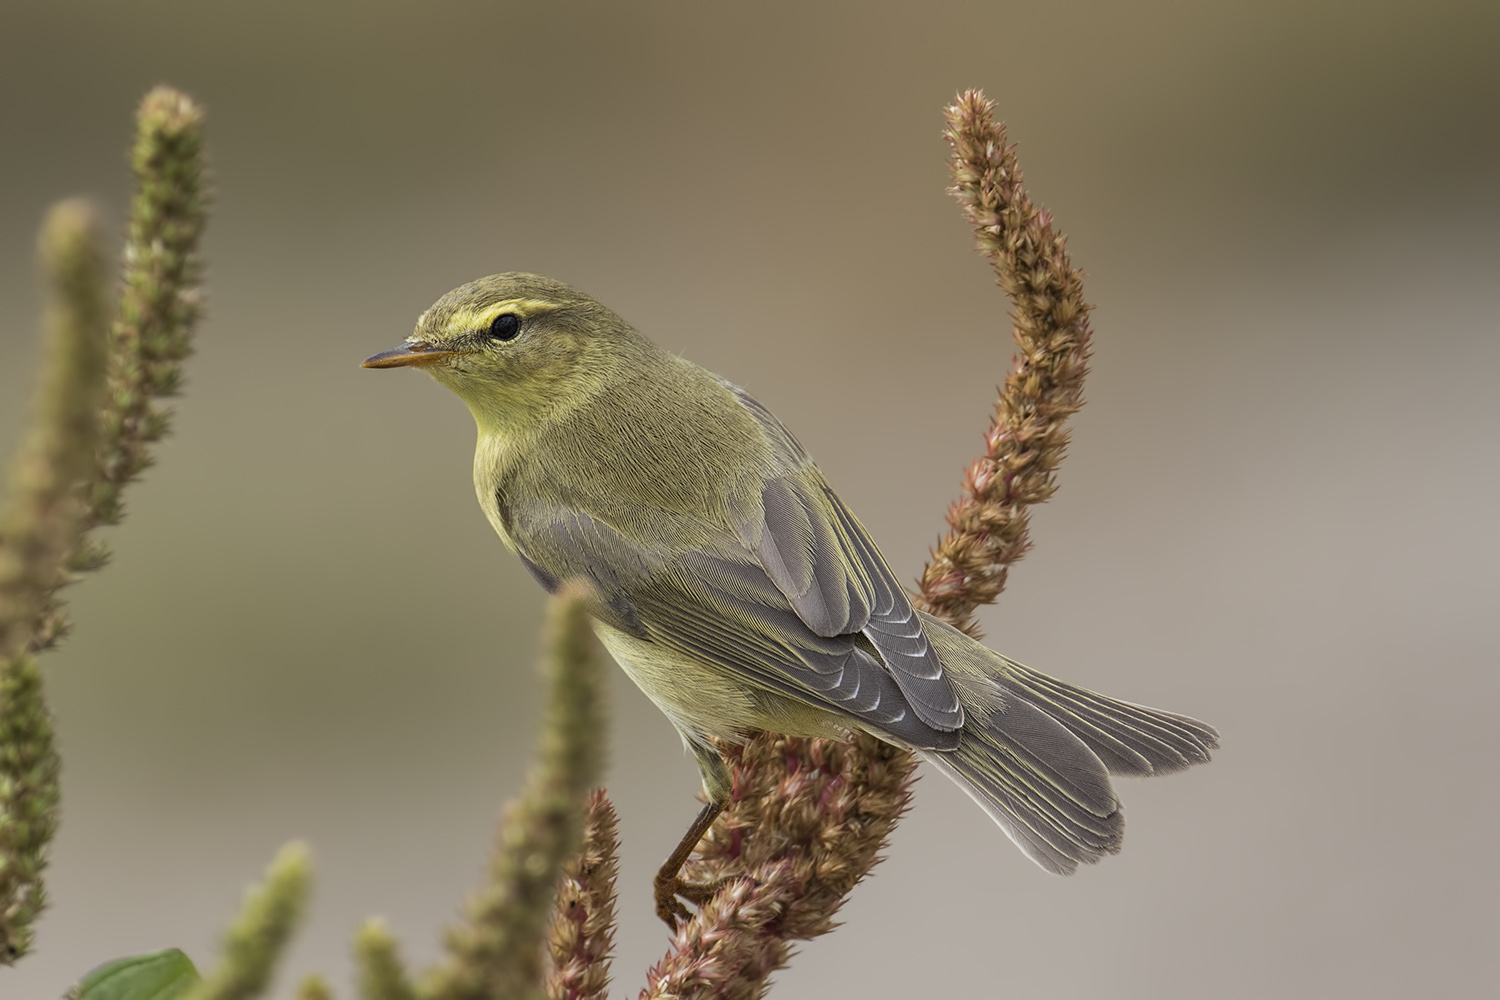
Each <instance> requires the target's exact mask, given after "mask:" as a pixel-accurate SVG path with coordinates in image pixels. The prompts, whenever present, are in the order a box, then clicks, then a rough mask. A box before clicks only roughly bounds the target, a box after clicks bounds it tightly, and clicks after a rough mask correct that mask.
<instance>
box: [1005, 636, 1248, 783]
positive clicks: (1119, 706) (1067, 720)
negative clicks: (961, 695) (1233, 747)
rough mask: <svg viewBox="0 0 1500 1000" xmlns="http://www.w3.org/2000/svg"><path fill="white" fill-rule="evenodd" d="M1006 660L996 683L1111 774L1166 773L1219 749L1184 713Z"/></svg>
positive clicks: (1210, 732) (1208, 729)
mask: <svg viewBox="0 0 1500 1000" xmlns="http://www.w3.org/2000/svg"><path fill="white" fill-rule="evenodd" d="M1000 658H1001V659H1002V660H1005V667H1006V669H1005V671H1004V673H1002V674H1001V675H1000V676H999V677H997V678H996V680H997V681H998V682H999V683H1000V686H1001V687H1002V688H1003V689H1004V690H1005V691H1006V692H1007V693H1010V694H1012V695H1018V696H1020V697H1024V698H1025V699H1027V700H1028V701H1031V702H1033V703H1035V704H1037V705H1039V706H1040V707H1041V708H1042V709H1043V710H1044V711H1046V712H1047V713H1049V714H1050V715H1052V716H1053V717H1054V718H1056V719H1057V720H1058V721H1059V722H1061V723H1062V724H1063V725H1065V726H1067V727H1068V729H1070V730H1072V731H1073V732H1074V733H1075V734H1077V735H1078V737H1079V738H1080V739H1082V740H1083V741H1084V742H1085V743H1087V744H1088V745H1089V748H1090V749H1092V750H1093V751H1094V752H1095V753H1096V754H1098V755H1099V757H1100V759H1102V760H1103V761H1104V762H1105V764H1106V765H1107V766H1108V767H1109V771H1110V773H1111V774H1129V775H1139V776H1144V775H1151V774H1170V773H1172V772H1173V771H1180V770H1182V769H1183V768H1185V767H1190V766H1192V765H1193V764H1202V763H1205V762H1207V761H1208V759H1209V757H1210V751H1212V750H1216V749H1218V746H1219V734H1218V731H1217V730H1215V729H1214V728H1213V727H1212V726H1209V725H1206V724H1205V723H1202V722H1199V721H1198V720H1197V719H1190V718H1188V717H1187V716H1185V715H1177V714H1175V713H1173V712H1163V711H1161V710H1160V709H1155V708H1147V707H1145V706H1144V705H1134V704H1131V703H1130V702H1127V701H1116V700H1115V699H1113V698H1106V697H1105V696H1104V695H1100V694H1095V693H1094V692H1092V691H1089V690H1086V689H1085V688H1080V687H1075V686H1073V685H1072V684H1069V683H1067V682H1066V681H1060V680H1058V679H1057V678H1055V677H1049V676H1047V675H1046V674H1044V673H1041V672H1040V671H1037V670H1032V669H1031V668H1030V667H1023V666H1021V664H1019V663H1015V662H1013V661H1011V660H1007V659H1005V658H1004V657H1000Z"/></svg>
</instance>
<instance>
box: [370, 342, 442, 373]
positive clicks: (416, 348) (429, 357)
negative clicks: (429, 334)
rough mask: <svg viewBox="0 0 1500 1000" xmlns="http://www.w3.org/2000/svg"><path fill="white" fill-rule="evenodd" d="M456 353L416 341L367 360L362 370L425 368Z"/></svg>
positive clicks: (374, 355) (371, 356)
mask: <svg viewBox="0 0 1500 1000" xmlns="http://www.w3.org/2000/svg"><path fill="white" fill-rule="evenodd" d="M454 353H455V352H453V351H450V350H447V349H446V348H442V347H434V346H433V345H432V344H424V343H422V342H421V341H416V342H414V343H410V344H402V345H401V346H400V347H393V348H391V349H390V350H389V351H381V352H380V353H379V354H372V355H370V356H369V357H368V358H365V360H364V363H363V364H362V365H360V367H361V368H412V367H414V368H425V367H427V366H428V365H435V364H437V363H438V362H439V361H442V360H444V359H446V358H451V357H453V355H454Z"/></svg>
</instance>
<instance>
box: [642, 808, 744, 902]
mask: <svg viewBox="0 0 1500 1000" xmlns="http://www.w3.org/2000/svg"><path fill="white" fill-rule="evenodd" d="M723 811H724V803H722V802H715V801H714V800H713V799H710V800H709V801H708V804H707V805H705V806H704V807H703V808H702V809H701V810H700V811H699V812H698V818H697V819H695V820H693V825H692V826H690V827H688V830H687V833H684V834H683V835H682V841H681V842H680V843H678V845H677V849H676V850H674V851H673V852H672V854H671V856H669V857H668V858H667V860H666V861H664V862H662V866H661V870H660V871H658V872H657V873H656V915H657V916H658V917H661V918H662V919H663V920H665V921H666V922H667V926H668V927H670V928H672V929H673V930H674V931H675V930H676V929H677V923H678V921H681V920H686V919H688V918H689V917H690V916H692V914H691V913H689V912H688V908H687V907H686V906H683V905H682V901H683V900H684V899H685V900H687V901H688V902H689V903H692V904H693V905H694V906H702V905H703V904H704V903H706V902H708V901H709V900H710V899H712V898H713V897H714V893H716V892H718V891H719V889H721V888H722V887H723V886H724V883H725V882H728V881H730V880H729V879H721V880H720V881H718V882H708V883H699V882H684V881H683V880H682V866H683V865H684V864H685V863H686V862H687V859H688V857H689V856H690V855H691V854H692V853H693V849H694V848H695V847H697V846H698V841H700V840H702V839H703V835H704V834H705V833H707V832H708V828H709V827H711V826H713V825H714V820H716V819H718V818H719V813H721V812H723Z"/></svg>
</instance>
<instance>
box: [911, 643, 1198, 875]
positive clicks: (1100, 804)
mask: <svg viewBox="0 0 1500 1000" xmlns="http://www.w3.org/2000/svg"><path fill="white" fill-rule="evenodd" d="M923 618H924V626H925V631H926V632H927V635H928V638H929V639H930V640H931V641H932V643H933V645H934V647H935V648H936V649H937V651H938V655H939V657H940V658H941V660H942V663H943V666H944V668H946V669H947V670H948V672H949V674H950V676H951V677H952V678H953V680H954V683H955V685H956V686H957V688H958V690H959V694H960V698H961V699H962V701H963V703H964V707H965V709H967V710H968V722H967V724H966V725H965V726H964V729H963V734H962V736H961V738H960V740H959V744H958V747H957V748H956V749H954V750H947V751H944V750H924V751H919V752H920V753H921V756H922V758H923V759H924V760H926V761H928V762H929V763H931V764H932V765H933V766H934V767H936V768H937V769H938V770H940V771H942V772H943V773H944V774H945V775H946V776H947V777H949V778H951V779H952V780H953V781H954V782H956V783H957V784H958V785H959V786H960V787H961V788H963V789H964V791H965V792H967V793H968V795H969V797H970V798H972V799H974V801H975V802H977V803H978V804H979V805H980V807H981V808H983V809H984V811H985V812H986V813H988V814H989V815H990V817H991V818H992V819H994V821H995V822H996V823H998V824H999V825H1000V828H1001V829H1003V830H1004V831H1005V832H1006V834H1007V835H1008V836H1009V837H1010V839H1011V840H1013V841H1015V843H1016V845H1017V846H1018V847H1020V848H1021V850H1022V851H1024V852H1025V853H1026V855H1027V856H1028V857H1030V858H1031V859H1032V860H1033V861H1035V862H1036V863H1037V864H1038V865H1040V866H1041V867H1043V868H1045V869H1047V870H1048V871H1050V872H1055V873H1057V874H1059V875H1068V874H1071V873H1072V872H1073V871H1075V870H1076V869H1077V868H1078V865H1079V864H1081V863H1083V864H1089V863H1093V862H1095V861H1098V860H1099V859H1100V858H1102V857H1104V856H1105V855H1106V854H1114V853H1116V852H1118V851H1119V850H1120V842H1121V839H1122V837H1123V836H1124V828H1125V817H1124V814H1123V813H1122V812H1121V810H1120V805H1119V802H1118V800H1117V799H1116V798H1115V794H1114V790H1113V788H1112V787H1111V785H1110V775H1111V774H1129V775H1147V774H1164V773H1168V772H1170V771H1177V770H1181V769H1182V768H1185V767H1188V766H1189V765H1192V764H1197V763H1200V762H1202V761H1206V760H1208V759H1209V753H1210V751H1211V750H1214V749H1216V748H1217V747H1218V745H1219V734H1218V733H1217V732H1215V731H1214V729H1213V727H1212V726H1208V725H1205V724H1204V723H1202V722H1199V721H1197V720H1196V719H1190V718H1188V717H1187V716H1183V715H1176V714H1173V713H1171V712H1162V711H1158V710H1157V709H1154V708H1146V707H1144V706H1141V705H1132V704H1130V703H1128V702H1123V701H1116V700H1114V699H1113V698H1106V697H1105V696H1103V695H1099V694H1095V693H1094V692H1092V691H1088V690H1085V689H1083V688H1080V687H1075V686H1073V685H1071V684H1068V683H1066V682H1064V681H1060V680H1057V679H1056V678H1054V677H1049V676H1048V675H1046V674H1043V673H1041V672H1039V671H1036V670H1032V669H1031V668H1029V667H1024V666H1022V665H1021V664H1019V663H1015V662H1014V661H1012V660H1009V659H1007V658H1005V657H1003V656H1001V655H1000V654H999V653H996V652H994V651H993V650H990V649H988V648H987V647H985V646H983V645H981V644H980V643H978V642H976V641H975V640H973V639H971V638H969V637H968V636H966V635H964V634H963V633H961V632H959V631H957V630H956V629H954V628H952V627H951V626H948V625H946V624H945V623H943V622H940V621H937V620H936V619H933V618H930V617H929V616H926V615H924V616H923Z"/></svg>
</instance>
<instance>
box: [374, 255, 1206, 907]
mask: <svg viewBox="0 0 1500 1000" xmlns="http://www.w3.org/2000/svg"><path fill="white" fill-rule="evenodd" d="M364 364H365V367H367V368H396V367H415V368H421V369H424V370H425V371H427V372H428V374H430V375H432V377H433V378H435V379H437V381H439V382H441V383H442V384H443V385H445V386H447V387H448V388H449V389H451V390H453V392H454V393H456V394H457V395H458V396H459V398H460V399H462V400H463V401H464V402H465V403H466V404H468V407H469V409H470V410H471V411H472V412H473V414H474V420H475V423H476V424H477V425H478V429H479V441H478V446H477V447H476V449H475V453H474V487H475V490H476V492H477V494H478V497H479V505H480V506H481V507H482V508H483V509H484V512H485V514H486V516H487V517H488V518H489V521H490V524H491V525H493V526H494V528H495V531H496V532H497V533H498V534H499V535H500V537H501V539H502V540H503V541H504V542H505V544H506V545H507V546H509V547H510V548H511V549H512V550H513V551H514V552H515V553H516V554H517V555H519V556H520V557H521V561H522V562H523V563H524V564H525V566H526V568H527V569H528V570H529V571H530V572H531V575H532V576H534V577H535V578H536V579H537V581H538V582H539V583H541V585H542V586H543V587H545V588H547V589H548V590H549V591H551V590H555V589H556V588H557V587H558V585H559V584H560V583H561V582H562V581H564V580H568V579H571V578H574V577H578V578H582V579H585V580H587V581H589V582H590V583H591V584H592V586H593V591H594V599H593V603H592V606H591V609H590V611H591V614H592V617H593V621H594V626H595V630H596V631H597V633H598V635H599V638H600V639H601V640H602V641H603V643H604V645H605V647H606V648H607V649H608V650H609V651H610V653H611V654H612V655H613V656H614V658H615V659H616V660H617V661H618V662H619V664H620V666H621V667H622V668H624V670H625V672H626V673H627V674H629V675H630V678H631V680H633V681H635V683H636V685H637V686H639V687H640V689H641V690H642V691H644V692H645V693H646V695H647V696H648V697H649V698H650V699H651V700H652V701H653V702H655V703H656V705H657V706H658V707H659V708H660V709H661V710H662V711H663V712H665V713H666V715H667V717H668V718H669V719H671V721H672V724H673V725H674V726H676V727H677V730H678V732H679V733H681V735H682V738H683V741H684V743H685V744H686V745H687V747H688V749H690V750H691V751H692V753H693V755H694V757H695V758H696V760H697V763H698V767H699V769H700V771H701V772H702V775H703V787H704V791H705V792H706V796H707V800H708V804H707V805H706V806H705V807H704V809H703V810H702V812H701V813H700V814H699V816H698V819H697V820H696V821H695V822H694V824H693V826H692V827H691V828H690V829H689V830H688V832H687V834H686V836H684V838H683V840H682V843H681V844H679V846H678V848H677V850H676V851H674V852H673V854H672V856H671V857H670V858H668V860H667V863H666V864H665V865H663V867H662V870H661V872H660V873H659V874H658V876H657V880H656V896H657V912H658V913H659V914H660V915H661V916H662V917H663V919H665V920H667V922H668V923H674V922H675V920H676V919H677V918H678V917H680V916H682V915H683V914H684V913H685V912H686V911H685V910H684V909H683V907H682V903H681V902H680V901H679V897H680V898H682V899H687V900H688V901H690V902H695V903H702V902H703V901H704V900H706V899H707V898H708V895H709V894H710V892H711V890H712V888H713V887H711V886H698V885H693V884H691V883H687V882H684V881H682V880H681V879H680V877H679V871H680V869H681V866H682V863H683V862H684V861H685V860H686V858H687V857H688V855H689V854H690V853H691V852H692V850H693V848H694V847H695V846H696V845H697V842H698V840H699V839H700V838H701V837H702V835H703V833H704V831H706V830H707V829H708V826H709V825H710V824H711V823H712V822H713V820H714V818H715V816H717V815H718V813H719V812H720V811H721V810H722V808H723V806H724V804H725V803H726V802H727V800H728V797H729V793H730V775H729V770H728V767H727V766H726V764H725V762H724V759H723V758H722V757H721V756H720V754H719V751H718V750H717V749H716V748H715V741H716V740H717V741H725V742H728V743H730V744H734V743H737V742H742V741H743V740H744V739H745V737H746V735H747V734H748V733H750V732H752V731H755V730H769V731H772V732H779V733H785V734H787V735H792V736H805V737H833V738H844V737H847V736H848V734H849V733H850V732H852V731H854V730H864V731H865V732H868V733H870V734H872V735H874V736H876V737H877V738H879V739H882V740H885V741H887V742H889V743H893V744H896V745H899V746H903V747H907V748H909V749H911V750H913V751H915V752H916V753H917V754H918V755H919V756H920V757H921V758H922V759H923V760H926V761H927V762H928V763H930V764H932V765H933V766H934V767H936V768H937V769H938V770H940V771H941V772H943V774H945V775H947V776H948V777H949V778H951V779H953V780H954V781H955V782H957V783H958V784H959V786H961V787H962V788H963V789H964V791H966V792H967V793H968V794H969V795H970V797H972V798H973V799H974V800H975V801H976V802H977V803H979V805H980V806H981V807H982V808H983V809H984V810H985V812H987V813H988V814H989V815H990V816H991V817H992V818H993V819H994V820H995V822H996V823H998V824H999V825H1000V827H1001V829H1003V830H1004V831H1005V832H1006V833H1007V834H1008V835H1009V836H1010V838H1011V839H1012V840H1013V841H1014V842H1015V843H1016V844H1017V846H1019V847H1020V848H1021V850H1022V851H1024V852H1025V853H1026V855H1027V856H1028V857H1030V858H1031V859H1032V860H1033V861H1035V862H1036V863H1037V864H1038V865H1040V866H1041V867H1043V868H1045V869H1047V870H1048V871H1051V872H1056V873H1058V874H1069V873H1071V872H1072V871H1073V870H1074V869H1076V868H1077V866H1078V864H1079V863H1080V862H1093V861H1096V860H1098V859H1099V858H1100V857H1102V856H1103V855H1105V854H1111V853H1114V852H1116V851H1118V850H1119V848H1120V839H1121V834H1122V831H1123V817H1122V815H1121V812H1120V807H1119V803H1118V801H1117V800H1116V798H1115V794H1114V791H1113V789H1112V787H1111V785H1110V775H1111V774H1129V775H1148V774H1161V773H1165V772H1169V771H1176V770H1179V769H1181V768H1184V767H1187V766H1188V765H1190V764H1196V763H1199V762H1202V761H1206V760H1208V758H1209V751H1210V750H1211V749H1212V748H1214V747H1216V746H1217V745H1218V735H1217V733H1215V731H1214V730H1213V728H1212V727H1210V726H1207V725H1205V724H1204V723H1201V722H1198V721H1196V720H1194V719H1190V718H1187V717H1185V716H1181V715H1174V714H1172V713H1169V712H1162V711H1158V710H1156V709H1152V708H1144V707H1141V706H1138V705H1132V704H1128V703H1125V702H1121V701H1116V700H1114V699H1112V698H1106V697H1104V696H1102V695H1098V694H1094V693H1092V692H1090V691H1086V690H1084V689H1082V688H1079V687H1075V686H1073V685H1071V684H1068V683H1066V682H1063V681H1060V680H1057V679H1055V678H1053V677H1049V676H1047V675H1046V674H1043V673H1040V672H1038V671H1035V670H1031V669H1030V668H1028V667H1024V666H1022V665H1020V664H1019V663H1015V662H1014V661H1012V660H1009V659H1007V658H1006V657H1004V656H1001V655H1000V654H999V653H996V652H994V651H992V650H990V649H988V648H986V647H985V646H984V645H982V644H981V643H979V642H978V641H976V640H975V639H972V638H970V637H969V636H967V635H965V634H964V633H962V632H960V631H958V630H957V629H955V628H953V627H952V626H950V625H948V624H946V623H945V622H943V621H941V620H940V619H937V618H934V617H932V616H931V615H928V614H924V613H922V612H919V611H917V610H915V609H914V608H913V607H912V605H911V602H910V601H909V600H908V599H907V597H906V595H905V594H904V593H903V591H902V588H901V586H900V585H899V584H898V583H897V581H896V578H895V576H894V574H893V573H892V572H891V569H890V567H889V566H887V565H886V562H885V559H884V558H883V557H882V556H881V554H880V550H879V549H878V548H877V547H876V545H875V543H874V541H872V540H871V538H870V536H869V534H868V533H867V532H866V531H865V529H864V527H863V526H862V525H861V524H860V523H859V521H858V519H856V518H855V516H854V515H853V514H852V513H851V512H850V511H849V509H848V508H847V507H846V506H844V503H843V501H842V500H840V499H839V497H838V494H836V493H835V492H834V491H833V488H832V487H831V486H829V485H828V482H827V481H826V480H825V479H824V478H823V475H822V473H821V472H819V471H818V468H817V466H815V465H814V464H813V463H812V460H811V459H810V458H808V456H807V453H806V452H805V451H803V449H802V447H801V445H799V444H798V443H797V441H796V439H795V438H793V437H792V435H791V433H790V432H789V431H787V429H786V428H785V427H783V426H782V425H781V423H780V421H778V420H777V419H776V418H775V417H774V416H772V415H771V413H770V411H768V410H767V409H766V408H765V407H763V406H762V405H760V404H759V403H758V402H756V401H755V400H754V399H752V398H751V397H750V396H749V394H747V393H746V392H745V391H744V390H742V389H740V388H738V387H737V386H734V385H731V384H730V383H729V382H726V381H724V380H723V379H721V378H719V377H718V376H716V375H713V374H712V373H710V372H707V371H705V370H704V369H702V368H699V367H698V366H697V365H694V364H692V363H691V362H689V361H686V360H684V359H682V358H679V357H676V356H674V355H672V354H670V353H668V352H666V351H664V350H662V349H661V348H659V347H657V346H656V345H655V344H653V343H652V342H651V341H649V340H647V339H646V338H645V337H644V336H642V335H641V334H640V333H638V332H636V330H635V329H633V328H632V327H631V326H630V325H629V324H628V323H626V322H625V321H624V320H623V319H621V318H620V317H619V316H617V315H616V314H615V313H613V312H611V311H610V310H609V309H607V308H606V307H605V306H603V305H602V304H600V303H599V302H597V301H595V300H594V299H592V298H590V297H589V296H587V295H585V294H583V293H581V292H579V291H576V290H575V289H573V288H570V287H569V286H567V285H565V284H563V283H561V282H558V281H554V280H552V279H549V278H544V277H540V276H538V275H534V274H523V273H509V274H498V275H493V276H491V277H488V278H481V279H480V280H478V281H474V282H470V283H469V284H467V285H463V286H461V287H459V288H456V289H454V290H453V291H451V292H449V293H448V294H447V295H445V296H443V297H442V298H441V299H439V300H438V301H437V302H436V303H435V304H434V305H433V306H432V307H431V308H430V309H428V310H427V311H426V312H425V313H423V314H422V316H421V317H420V318H419V319H418V320H417V326H416V330H415V332H414V333H413V334H412V336H411V337H409V338H408V339H407V340H406V342H405V343H404V344H402V345H401V346H400V347H397V348H395V349H393V350H388V351H384V352H382V353H380V354H376V355H375V356H374V357H371V358H369V359H368V360H366V361H365V363H364Z"/></svg>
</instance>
